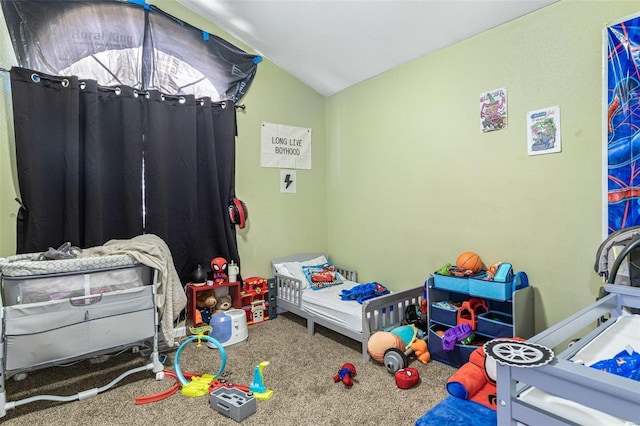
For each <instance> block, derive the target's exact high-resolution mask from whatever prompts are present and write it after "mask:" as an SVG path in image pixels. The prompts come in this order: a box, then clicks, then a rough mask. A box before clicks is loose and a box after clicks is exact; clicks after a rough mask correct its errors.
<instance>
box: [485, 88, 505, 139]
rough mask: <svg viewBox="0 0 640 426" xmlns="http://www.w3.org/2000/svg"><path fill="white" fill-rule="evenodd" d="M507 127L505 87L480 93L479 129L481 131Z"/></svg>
mask: <svg viewBox="0 0 640 426" xmlns="http://www.w3.org/2000/svg"><path fill="white" fill-rule="evenodd" d="M506 128H507V89H505V88H502V89H496V90H491V91H489V92H487V93H483V94H482V95H480V130H482V132H483V133H486V132H493V131H494V130H502V129H506Z"/></svg>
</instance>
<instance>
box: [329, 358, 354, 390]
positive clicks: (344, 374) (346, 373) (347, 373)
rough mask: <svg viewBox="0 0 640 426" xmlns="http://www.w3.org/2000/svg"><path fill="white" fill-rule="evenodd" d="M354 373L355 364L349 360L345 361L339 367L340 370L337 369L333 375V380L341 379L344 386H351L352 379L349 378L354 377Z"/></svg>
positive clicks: (336, 381) (335, 381)
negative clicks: (336, 372)
mask: <svg viewBox="0 0 640 426" xmlns="http://www.w3.org/2000/svg"><path fill="white" fill-rule="evenodd" d="M355 375H356V367H355V365H353V364H351V363H350V362H347V363H346V364H343V365H342V367H340V371H338V374H336V375H335V376H333V382H334V383H338V382H339V381H342V383H344V385H345V386H348V387H351V386H353V380H351V378H352V377H354V376H355Z"/></svg>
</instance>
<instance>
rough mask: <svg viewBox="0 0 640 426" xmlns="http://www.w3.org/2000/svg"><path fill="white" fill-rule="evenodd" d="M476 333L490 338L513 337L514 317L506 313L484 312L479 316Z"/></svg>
mask: <svg viewBox="0 0 640 426" xmlns="http://www.w3.org/2000/svg"><path fill="white" fill-rule="evenodd" d="M476 331H477V332H478V333H480V334H484V335H486V336H490V337H513V317H512V316H511V315H509V314H505V313H504V312H497V311H489V312H484V313H482V314H480V315H478V329H477V330H476Z"/></svg>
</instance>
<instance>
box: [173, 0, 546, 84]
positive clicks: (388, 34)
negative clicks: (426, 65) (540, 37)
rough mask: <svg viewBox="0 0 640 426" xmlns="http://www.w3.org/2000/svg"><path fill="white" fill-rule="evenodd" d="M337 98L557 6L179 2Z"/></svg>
mask: <svg viewBox="0 0 640 426" xmlns="http://www.w3.org/2000/svg"><path fill="white" fill-rule="evenodd" d="M177 1H178V2H179V3H181V4H182V5H184V6H185V7H187V8H188V9H190V10H192V11H194V12H196V13H197V14H199V15H200V16H202V17H203V18H205V19H206V20H208V21H209V22H211V23H213V24H215V25H216V26H217V27H219V28H221V29H222V30H224V31H226V32H227V33H229V34H230V35H231V36H233V37H235V38H236V39H238V40H240V41H241V42H242V43H244V44H246V45H247V46H249V47H250V48H251V49H253V50H254V51H255V52H256V53H258V54H259V55H261V56H263V57H264V58H266V59H268V60H269V61H271V62H273V63H274V64H276V65H277V66H279V67H280V68H282V69H284V70H285V71H287V72H288V73H290V74H292V75H293V76H295V77H297V78H298V79H300V80H301V81H302V82H304V83H305V84H307V85H308V86H310V87H312V88H313V89H315V90H316V91H318V92H319V93H321V94H323V95H325V96H330V95H332V94H334V93H337V92H339V91H341V90H343V89H345V88H347V87H350V86H353V85H354V84H357V83H359V82H361V81H364V80H366V79H368V78H371V77H374V76H376V75H378V74H381V73H384V72H386V71H389V70H390V69H393V68H395V67H397V66H399V65H402V64H405V63H407V62H410V61H412V60H414V59H417V58H419V57H421V56H424V55H427V54H429V53H432V52H434V51H436V50H439V49H442V48H444V47H447V46H450V45H452V44H455V43H457V42H459V41H462V40H464V39H467V38H469V37H473V36H474V35H476V34H479V33H481V32H483V31H486V30H488V29H491V28H494V27H496V26H499V25H501V24H504V23H506V22H508V21H511V20H513V19H516V18H518V17H520V16H523V15H526V14H528V13H530V12H533V11H535V10H537V9H540V8H542V7H545V6H547V5H549V4H551V3H554V2H556V1H558V0H412V1H407V0H377V1H369V0H213V1H212V0H177Z"/></svg>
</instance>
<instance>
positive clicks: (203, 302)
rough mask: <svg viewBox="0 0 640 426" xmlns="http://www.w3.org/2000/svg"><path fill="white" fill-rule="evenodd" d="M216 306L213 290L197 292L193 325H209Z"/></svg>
mask: <svg viewBox="0 0 640 426" xmlns="http://www.w3.org/2000/svg"><path fill="white" fill-rule="evenodd" d="M217 304H218V299H216V293H215V291H214V290H213V289H211V290H204V291H199V292H197V293H196V310H195V312H194V317H195V318H194V321H193V322H194V325H197V324H201V323H205V324H209V321H211V316H212V315H213V313H214V309H215V308H216V305H217Z"/></svg>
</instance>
